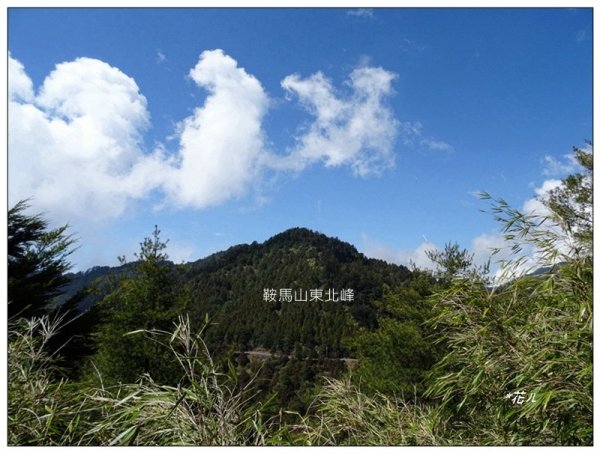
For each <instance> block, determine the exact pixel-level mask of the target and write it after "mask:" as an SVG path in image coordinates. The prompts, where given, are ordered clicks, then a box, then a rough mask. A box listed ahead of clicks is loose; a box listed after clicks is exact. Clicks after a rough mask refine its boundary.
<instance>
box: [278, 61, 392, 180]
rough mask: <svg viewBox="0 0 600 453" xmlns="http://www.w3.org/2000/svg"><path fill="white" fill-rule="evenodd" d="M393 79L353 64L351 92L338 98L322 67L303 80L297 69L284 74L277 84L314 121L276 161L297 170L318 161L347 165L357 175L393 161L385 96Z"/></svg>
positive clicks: (385, 74) (375, 170) (383, 167)
mask: <svg viewBox="0 0 600 453" xmlns="http://www.w3.org/2000/svg"><path fill="white" fill-rule="evenodd" d="M395 78H396V75H395V74H394V73H391V72H389V71H386V70H384V69H383V68H376V67H361V68H358V69H355V70H354V71H352V73H351V74H350V76H349V79H348V81H347V85H348V86H349V87H350V88H351V90H352V93H351V94H350V95H349V96H347V97H343V96H341V95H339V94H338V93H336V90H335V89H334V87H333V86H332V84H331V81H330V80H329V79H327V78H326V77H325V76H324V75H323V73H321V72H318V73H316V74H313V75H312V76H310V77H308V78H304V79H303V78H301V77H300V76H299V75H297V74H294V75H291V76H288V77H286V78H285V79H284V80H283V82H282V83H281V85H282V87H283V88H284V89H285V90H286V91H287V92H288V93H289V94H293V95H294V96H296V97H297V98H298V99H299V101H300V103H301V104H302V105H303V106H304V107H305V108H306V109H307V110H308V111H309V112H310V113H311V115H313V117H314V121H313V122H312V124H310V126H309V127H308V131H307V132H306V133H304V134H302V135H301V136H300V137H298V139H297V145H296V147H294V148H293V149H292V150H291V151H290V153H289V155H288V156H287V157H286V158H285V159H283V160H282V161H280V162H279V163H278V165H279V166H280V167H282V168H286V167H287V168H291V169H295V170H301V169H303V168H304V167H306V166H307V165H309V164H311V163H313V162H318V161H323V162H324V163H325V166H328V167H335V166H340V165H349V166H350V167H352V169H353V170H354V173H355V174H357V175H360V176H366V175H369V174H372V173H378V172H380V171H382V170H384V169H385V168H389V167H390V166H392V165H393V164H394V155H393V149H392V145H393V142H394V138H395V136H396V133H397V127H398V121H397V120H396V119H395V118H394V115H393V113H392V111H391V109H390V108H389V107H388V106H387V105H386V103H385V99H386V98H387V97H389V96H390V95H391V94H392V81H393V80H394V79H395Z"/></svg>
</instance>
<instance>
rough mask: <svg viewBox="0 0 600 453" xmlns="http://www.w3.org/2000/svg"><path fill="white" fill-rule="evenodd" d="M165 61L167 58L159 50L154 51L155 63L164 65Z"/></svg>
mask: <svg viewBox="0 0 600 453" xmlns="http://www.w3.org/2000/svg"><path fill="white" fill-rule="evenodd" d="M165 61H167V56H166V55H165V54H164V53H163V52H162V51H160V50H157V51H156V62H157V63H158V64H161V63H164V62H165Z"/></svg>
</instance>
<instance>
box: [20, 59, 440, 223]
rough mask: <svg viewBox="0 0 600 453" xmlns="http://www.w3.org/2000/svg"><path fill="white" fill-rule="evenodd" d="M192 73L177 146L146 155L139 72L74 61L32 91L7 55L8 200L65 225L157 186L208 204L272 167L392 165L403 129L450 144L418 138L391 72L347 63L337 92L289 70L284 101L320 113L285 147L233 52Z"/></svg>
mask: <svg viewBox="0 0 600 453" xmlns="http://www.w3.org/2000/svg"><path fill="white" fill-rule="evenodd" d="M159 58H160V52H159ZM189 77H190V79H191V80H193V81H194V82H195V83H196V84H197V85H198V86H199V87H200V88H203V89H205V90H206V91H207V92H208V95H207V97H206V98H205V99H204V101H203V103H202V105H200V106H198V107H197V108H196V109H195V110H194V111H193V113H192V114H191V115H190V116H188V117H187V118H185V119H183V120H182V121H181V122H180V123H179V124H178V130H177V133H176V139H177V140H178V141H179V147H178V149H176V150H175V151H174V152H172V153H171V154H168V153H167V152H166V151H165V150H164V149H163V147H162V145H158V146H157V147H156V149H154V150H152V151H151V152H148V151H147V150H144V149H143V146H142V139H143V134H144V132H145V130H146V129H147V128H148V127H149V125H150V114H149V111H148V108H147V101H146V98H145V97H144V96H143V95H142V94H141V93H140V90H139V88H138V86H137V84H136V82H135V81H134V79H132V78H131V77H129V76H127V75H126V74H124V73H123V72H121V71H120V70H119V69H118V68H115V67H112V66H110V65H108V64H107V63H104V62H102V61H99V60H95V59H91V58H78V59H76V60H75V61H71V62H65V63H60V64H58V65H57V66H56V67H55V69H54V70H53V71H52V72H51V73H50V74H49V75H48V76H47V77H46V79H45V80H44V82H43V83H42V85H41V87H39V92H38V94H37V95H36V93H35V89H34V86H33V84H32V82H31V79H30V78H29V77H28V76H27V74H26V72H25V68H24V67H23V65H22V64H21V63H20V62H19V61H18V60H16V59H14V58H12V56H9V96H10V103H9V104H10V105H9V200H10V203H11V204H14V203H16V202H17V201H18V200H21V199H24V198H32V199H33V202H34V207H35V209H37V210H43V211H48V212H51V213H53V215H54V216H55V217H56V218H60V219H64V220H66V221H73V219H75V218H79V219H87V220H89V221H97V220H100V219H106V218H109V219H110V218H116V217H119V216H120V215H121V214H122V213H123V212H124V211H125V210H126V208H127V207H128V206H129V203H131V202H132V201H134V200H138V199H141V198H144V197H147V196H148V195H149V194H151V193H152V192H154V191H155V192H156V193H157V194H158V195H159V201H158V202H157V203H158V204H159V206H161V205H162V206H164V205H166V204H170V205H173V206H174V207H176V208H183V207H192V208H204V207H207V206H214V205H217V204H220V203H223V202H225V201H227V200H230V199H233V198H238V197H242V196H245V195H247V194H248V193H249V192H251V191H253V190H257V188H259V189H260V186H261V184H262V182H263V180H264V176H265V173H266V172H269V171H276V172H277V171H279V172H284V171H290V170H295V171H300V170H302V169H304V168H305V167H306V166H308V165H311V164H316V163H319V162H320V163H323V164H324V165H325V166H327V167H335V166H349V167H351V168H352V169H353V171H354V173H355V174H356V175H359V176H366V175H369V174H372V173H378V172H381V171H383V170H384V169H386V168H389V167H391V166H393V165H394V150H393V145H394V142H395V139H396V138H397V136H398V135H401V137H402V138H403V140H404V141H405V142H406V141H412V142H413V143H417V144H418V143H419V141H421V140H423V141H424V142H425V144H426V146H429V147H433V148H437V149H447V147H448V146H450V145H447V144H446V143H444V142H440V141H433V139H427V138H423V136H422V125H421V124H420V123H418V122H417V123H410V122H402V123H401V122H399V121H397V120H396V119H395V117H394V114H393V112H392V110H391V108H390V107H389V106H388V105H387V104H386V101H387V99H388V98H389V97H390V96H391V95H392V94H393V90H392V82H393V80H394V79H395V78H396V75H395V74H393V73H391V72H389V71H386V70H384V69H382V68H379V67H370V66H363V67H360V68H358V69H355V70H354V71H352V72H351V74H350V75H349V77H348V80H347V82H346V86H345V87H344V90H342V92H340V91H339V90H336V89H335V87H334V86H333V84H332V83H331V81H330V80H329V79H327V78H326V77H325V75H323V74H322V73H321V72H318V73H316V74H314V75H312V76H310V77H308V78H305V79H302V78H301V77H300V76H298V75H290V76H287V77H285V78H284V79H283V81H282V83H281V85H282V87H283V89H284V90H285V92H286V93H287V95H288V97H290V98H291V97H294V98H296V99H297V100H298V101H299V102H300V103H301V104H302V105H303V106H304V107H305V108H306V109H307V110H308V112H309V113H310V114H311V115H312V116H313V117H314V118H313V119H312V121H311V122H310V124H309V125H308V127H307V128H306V129H305V130H304V133H302V134H301V135H300V136H299V137H297V141H296V143H295V146H292V147H290V148H289V149H287V150H286V152H285V153H273V152H270V150H269V149H268V147H267V143H268V140H267V138H266V136H265V132H264V131H263V128H262V126H263V120H264V116H265V114H266V113H267V110H268V108H269V97H268V95H267V93H266V92H265V90H264V89H263V87H262V85H261V83H260V82H259V81H258V80H257V79H256V78H255V77H254V76H253V75H251V74H249V73H247V72H246V71H245V70H244V69H243V68H241V67H239V66H238V63H237V62H236V60H234V59H233V58H231V57H230V56H228V55H226V54H225V53H224V52H223V51H222V50H210V51H205V52H202V54H201V55H200V56H199V60H198V62H197V64H196V65H195V67H194V68H192V69H191V70H190V72H189ZM428 140H429V141H428ZM258 195H259V198H258V203H259V204H260V203H261V200H264V199H265V198H264V196H262V197H261V194H258Z"/></svg>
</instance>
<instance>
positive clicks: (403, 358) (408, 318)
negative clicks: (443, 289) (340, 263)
mask: <svg viewBox="0 0 600 453" xmlns="http://www.w3.org/2000/svg"><path fill="white" fill-rule="evenodd" d="M432 288H433V280H432V279H431V278H429V276H428V275H427V274H426V273H424V272H419V271H415V272H414V273H413V276H412V277H411V279H410V280H408V281H406V282H405V283H404V284H403V285H401V286H399V287H396V288H393V289H392V288H384V296H383V298H382V299H381V301H379V302H378V303H377V304H376V307H377V311H378V327H377V328H376V329H373V330H369V329H364V328H363V329H360V330H359V331H358V332H357V331H353V332H352V333H351V334H350V335H349V336H348V338H347V340H346V341H347V342H348V343H349V344H350V347H351V348H352V350H353V352H354V356H355V357H356V358H357V359H358V364H357V366H356V369H355V370H353V373H352V379H353V381H354V382H360V383H361V385H362V387H363V388H364V389H365V390H367V391H378V392H382V393H384V394H387V395H403V396H404V397H406V398H412V397H414V396H415V394H419V395H420V394H421V393H422V392H423V391H424V389H425V388H424V384H425V383H424V377H425V372H426V371H428V370H429V369H430V368H431V366H432V365H433V364H434V363H435V361H436V359H437V357H438V355H439V351H438V349H439V348H437V347H435V345H434V344H433V343H432V342H431V341H430V340H429V338H427V337H428V335H429V332H428V331H427V328H426V326H424V325H423V323H424V322H425V320H426V319H428V317H429V316H431V309H432V304H431V302H430V301H429V300H428V296H429V295H430V294H431V290H432Z"/></svg>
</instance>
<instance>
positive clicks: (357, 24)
mask: <svg viewBox="0 0 600 453" xmlns="http://www.w3.org/2000/svg"><path fill="white" fill-rule="evenodd" d="M8 24H9V28H8V50H9V52H10V57H9V61H8V65H9V68H8V69H9V104H10V106H9V130H8V132H9V150H8V151H9V160H8V198H9V204H11V205H12V204H14V203H15V202H16V201H18V200H19V199H23V198H27V197H31V198H32V208H33V211H34V212H40V211H43V212H45V213H46V215H47V217H48V218H50V219H51V221H52V222H53V224H54V225H59V224H64V223H69V224H70V225H71V231H72V232H74V233H75V234H76V235H77V236H78V237H79V241H80V242H79V245H80V248H79V250H78V251H77V252H76V253H75V254H74V255H73V256H72V261H73V263H74V264H75V266H76V269H85V268H88V267H91V266H93V265H101V264H115V263H116V261H117V260H116V257H117V256H118V255H123V254H125V255H127V256H128V257H129V258H130V259H132V258H133V252H135V251H136V249H137V247H138V244H139V242H140V241H141V240H142V239H143V237H144V236H148V235H149V234H150V233H151V231H152V229H153V227H154V225H155V224H157V225H158V226H159V228H160V229H161V230H162V232H163V237H164V238H168V239H169V240H170V243H169V249H168V250H167V251H168V252H169V254H170V255H171V258H172V259H174V260H175V261H178V262H180V261H188V260H195V259H198V258H201V257H204V256H206V255H208V254H210V253H213V252H216V251H219V250H223V249H225V248H227V247H229V246H231V245H234V244H238V243H248V242H252V241H254V240H256V241H259V242H261V241H264V240H266V239H268V238H269V237H271V236H272V235H274V234H277V233H279V232H281V231H283V230H285V229H287V228H290V227H294V226H304V227H308V228H311V229H315V230H318V231H320V232H323V233H325V234H327V235H331V236H337V237H339V238H340V239H342V240H345V241H348V242H350V243H352V244H354V245H355V246H356V247H357V248H358V249H359V250H360V251H362V252H364V253H365V254H367V255H368V256H374V257H378V258H383V259H387V260H389V261H393V262H399V263H405V264H406V263H408V261H409V260H410V259H412V260H414V261H416V262H417V263H418V264H422V263H424V261H423V260H424V254H423V251H424V250H425V249H427V248H431V247H434V246H437V247H442V246H443V244H444V243H445V242H447V241H458V242H459V243H460V244H461V245H462V246H465V247H468V248H470V249H472V250H473V251H474V252H476V253H477V256H481V257H482V256H484V255H485V251H486V249H487V247H488V246H490V245H497V244H498V241H499V235H498V231H497V230H498V228H497V225H496V224H495V223H494V221H493V219H492V218H491V216H490V215H489V214H484V213H481V212H480V211H479V210H480V209H485V208H486V206H487V205H486V203H484V202H481V201H479V200H478V199H477V198H476V197H475V196H474V195H473V193H474V192H476V191H479V190H486V191H488V192H490V193H492V194H494V195H497V196H500V197H503V198H505V199H506V200H508V201H509V202H510V203H512V204H513V205H514V206H516V207H523V208H527V207H530V206H531V205H532V203H531V202H530V199H531V198H532V197H533V196H534V195H535V194H536V193H539V194H543V193H544V191H545V190H546V189H547V188H549V187H552V186H553V184H554V182H553V181H556V179H557V178H561V177H564V176H565V175H566V174H567V173H568V172H569V171H572V169H573V165H572V162H571V161H570V160H569V159H568V158H567V157H566V156H565V155H567V154H568V153H569V152H570V150H571V148H572V146H584V145H585V140H586V139H591V138H592V107H593V101H592V76H593V75H592V10H591V9H589V8H588V9H567V8H562V9H435V8H429V9H419V8H412V9H404V8H395V9H341V8H320V9H259V8H255V9H252V8H249V9H243V8H236V9H219V8H214V9H18V8H12V9H9V11H8ZM536 191H537V192H536Z"/></svg>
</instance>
